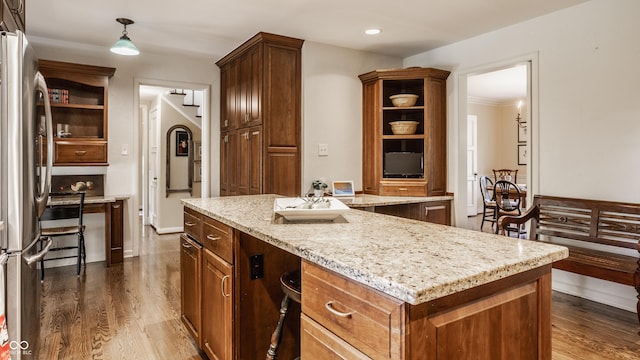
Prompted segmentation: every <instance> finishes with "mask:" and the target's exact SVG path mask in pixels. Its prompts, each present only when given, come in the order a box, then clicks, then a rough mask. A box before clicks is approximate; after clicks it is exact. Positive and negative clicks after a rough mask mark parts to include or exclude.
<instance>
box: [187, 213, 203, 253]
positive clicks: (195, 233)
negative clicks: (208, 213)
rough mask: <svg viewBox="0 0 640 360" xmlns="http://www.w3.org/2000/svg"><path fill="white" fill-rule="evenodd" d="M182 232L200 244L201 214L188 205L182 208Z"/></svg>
mask: <svg viewBox="0 0 640 360" xmlns="http://www.w3.org/2000/svg"><path fill="white" fill-rule="evenodd" d="M184 232H185V233H186V234H187V235H189V236H190V237H191V238H192V239H194V240H196V241H197V242H199V243H200V244H202V240H201V237H202V236H201V234H202V215H200V213H198V212H197V211H195V210H191V209H189V208H188V207H185V208H184Z"/></svg>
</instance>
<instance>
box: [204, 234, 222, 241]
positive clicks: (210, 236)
mask: <svg viewBox="0 0 640 360" xmlns="http://www.w3.org/2000/svg"><path fill="white" fill-rule="evenodd" d="M207 239H209V240H211V241H217V240H220V239H222V238H221V237H220V236H213V235H211V234H209V235H207Z"/></svg>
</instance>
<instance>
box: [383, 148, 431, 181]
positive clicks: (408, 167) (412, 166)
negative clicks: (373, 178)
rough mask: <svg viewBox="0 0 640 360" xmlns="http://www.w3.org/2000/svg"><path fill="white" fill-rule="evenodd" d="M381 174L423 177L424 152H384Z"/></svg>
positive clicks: (389, 176)
mask: <svg viewBox="0 0 640 360" xmlns="http://www.w3.org/2000/svg"><path fill="white" fill-rule="evenodd" d="M382 166H383V169H384V170H383V175H384V177H386V178H422V177H424V154H423V153H415V152H388V153H385V154H384V163H383V165H382Z"/></svg>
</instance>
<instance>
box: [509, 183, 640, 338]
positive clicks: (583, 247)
mask: <svg viewBox="0 0 640 360" xmlns="http://www.w3.org/2000/svg"><path fill="white" fill-rule="evenodd" d="M529 220H531V228H530V231H529V239H532V240H537V241H546V242H549V243H554V244H559V245H563V246H566V247H567V248H569V257H568V258H566V259H563V260H560V261H557V262H555V263H553V267H554V268H557V269H561V270H565V271H569V272H572V273H576V274H581V275H586V276H591V277H594V278H598V279H602V280H608V281H613V282H616V283H619V284H624V285H629V286H633V287H634V288H635V289H636V291H637V292H638V296H637V300H638V302H637V314H638V321H639V322H640V258H639V255H638V254H635V251H637V252H638V253H640V204H632V203H622V202H613V201H598V200H585V199H574V198H564V197H555V196H543V195H535V196H534V198H533V206H531V207H530V208H529V209H527V211H525V212H524V213H523V214H522V215H520V216H501V217H500V219H498V226H499V227H500V229H501V233H502V234H504V229H505V228H506V227H508V226H509V224H518V225H522V224H524V223H526V222H527V221H529ZM629 249H632V250H635V251H633V252H632V251H631V250H629ZM624 253H626V254H624ZM638 334H640V332H639V333H638Z"/></svg>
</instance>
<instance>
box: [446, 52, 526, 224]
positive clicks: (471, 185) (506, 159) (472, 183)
mask: <svg viewBox="0 0 640 360" xmlns="http://www.w3.org/2000/svg"><path fill="white" fill-rule="evenodd" d="M536 69H537V58H536V56H533V55H532V56H530V57H525V58H522V59H516V60H511V61H508V62H505V63H500V64H492V65H487V66H482V67H479V68H476V69H472V70H469V71H467V72H464V73H462V74H461V75H460V76H459V77H458V80H459V84H458V85H459V87H458V96H459V97H458V98H459V99H460V102H459V104H458V105H459V106H458V114H459V116H458V119H459V120H458V149H459V154H460V155H461V156H459V158H458V164H457V169H458V174H459V176H458V177H457V179H458V180H457V184H456V189H457V191H456V193H457V194H460V195H461V196H459V197H457V199H456V200H455V201H456V212H455V220H456V224H457V226H459V227H466V228H472V229H473V228H477V229H479V223H477V222H476V221H475V217H473V215H474V213H475V214H481V213H482V210H483V207H482V204H483V203H482V199H481V196H480V191H479V190H480V188H479V184H478V180H479V178H480V176H489V177H490V178H491V179H492V180H493V171H492V169H498V168H513V169H518V176H517V179H515V180H516V182H517V183H518V184H521V185H523V186H526V188H527V190H528V191H527V197H528V198H530V197H531V194H533V193H534V192H535V191H536V189H537V181H536V179H537V175H535V174H536V173H537V166H536V164H535V163H534V161H535V160H537V157H535V155H533V156H532V154H535V153H536V151H537V143H536V142H535V141H536V140H535V139H536V137H535V136H533V135H535V134H536V131H535V128H536V126H537V119H536V116H537V111H535V109H536V108H537V98H536V96H535V93H534V92H533V91H532V89H534V88H536V89H537V84H536V83H535V82H534V80H533V79H535V77H534V76H532V75H533V73H534V72H536V71H537V70H536ZM518 104H520V107H518ZM470 119H475V120H474V121H470ZM518 119H519V121H520V123H518ZM470 127H472V128H470ZM470 150H473V151H471V152H470ZM463 154H464V155H463ZM470 154H473V155H474V156H473V158H470ZM528 203H531V202H530V201H528ZM474 207H475V211H474V209H473V208H474ZM476 225H477V226H476ZM485 230H486V229H485Z"/></svg>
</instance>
